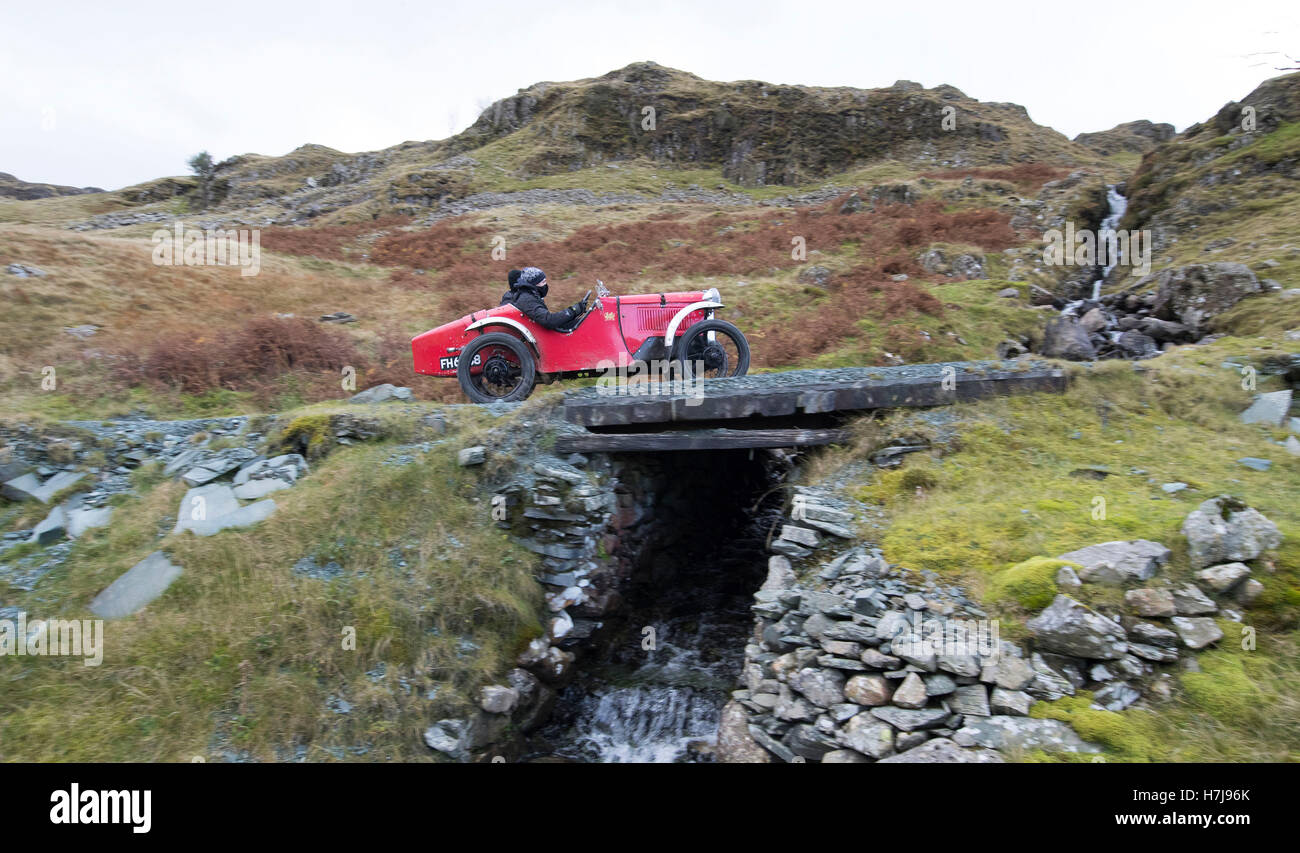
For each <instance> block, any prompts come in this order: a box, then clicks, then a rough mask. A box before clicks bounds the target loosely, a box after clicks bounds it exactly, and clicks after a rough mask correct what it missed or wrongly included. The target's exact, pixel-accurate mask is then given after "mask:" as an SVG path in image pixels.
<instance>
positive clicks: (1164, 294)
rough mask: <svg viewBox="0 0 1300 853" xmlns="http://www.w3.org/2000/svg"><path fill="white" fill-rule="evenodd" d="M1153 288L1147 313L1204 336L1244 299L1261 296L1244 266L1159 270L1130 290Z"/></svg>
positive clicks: (1255, 280) (1215, 264) (1253, 276)
mask: <svg viewBox="0 0 1300 853" xmlns="http://www.w3.org/2000/svg"><path fill="white" fill-rule="evenodd" d="M1152 286H1154V287H1155V290H1156V297H1155V301H1154V303H1153V304H1152V306H1151V313H1152V314H1153V315H1154V316H1155V317H1157V318H1159V319H1161V320H1166V321H1174V322H1178V323H1181V324H1182V325H1184V326H1186V327H1188V328H1189V329H1192V330H1193V331H1194V332H1202V333H1203V332H1205V331H1208V329H1209V327H1210V321H1211V320H1213V319H1214V318H1215V317H1217V316H1219V315H1220V314H1222V313H1223V312H1224V311H1227V310H1228V309H1229V308H1231V307H1232V306H1234V305H1236V304H1237V303H1238V302H1240V301H1241V300H1242V299H1244V298H1246V297H1247V296H1253V295H1255V294H1258V293H1260V292H1261V290H1262V288H1261V287H1260V283H1259V279H1258V278H1256V277H1255V274H1254V273H1253V272H1251V271H1250V268H1249V267H1247V266H1246V265H1245V264H1237V263H1213V264H1191V265H1190V266H1185V267H1176V268H1173V269H1166V270H1161V271H1160V272H1158V273H1155V274H1153V275H1150V276H1147V277H1146V278H1143V279H1142V280H1141V281H1139V282H1138V283H1137V285H1136V287H1135V288H1134V289H1135V290H1139V291H1140V290H1141V289H1142V288H1144V287H1152Z"/></svg>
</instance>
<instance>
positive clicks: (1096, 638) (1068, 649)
mask: <svg viewBox="0 0 1300 853" xmlns="http://www.w3.org/2000/svg"><path fill="white" fill-rule="evenodd" d="M1026 627H1027V628H1028V629H1029V630H1030V632H1031V633H1033V635H1034V637H1035V638H1036V640H1037V642H1038V645H1039V647H1040V648H1042V649H1044V650H1045V651H1049V652H1057V653H1059V654H1064V655H1073V656H1075V657H1082V658H1092V659H1095V660H1114V659H1115V658H1120V657H1123V656H1124V653H1125V652H1126V651H1127V643H1126V642H1125V634H1124V629H1123V628H1122V627H1120V626H1119V625H1117V624H1116V623H1114V622H1112V621H1111V620H1109V619H1107V618H1106V617H1104V616H1101V615H1100V614H1097V613H1094V612H1093V611H1091V610H1089V609H1088V608H1087V607H1084V606H1083V605H1082V604H1080V603H1079V602H1077V601H1075V600H1074V599H1073V598H1070V597H1069V596H1068V595H1058V596H1056V599H1055V600H1054V601H1053V602H1052V604H1051V606H1050V607H1048V608H1047V609H1046V610H1044V611H1043V612H1042V613H1040V614H1038V615H1037V616H1035V617H1034V618H1033V619H1031V620H1029V622H1027V623H1026Z"/></svg>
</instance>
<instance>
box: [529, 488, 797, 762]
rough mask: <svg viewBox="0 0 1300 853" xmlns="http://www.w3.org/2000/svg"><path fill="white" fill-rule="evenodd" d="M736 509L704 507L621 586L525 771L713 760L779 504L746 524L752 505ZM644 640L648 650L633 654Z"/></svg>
mask: <svg viewBox="0 0 1300 853" xmlns="http://www.w3.org/2000/svg"><path fill="white" fill-rule="evenodd" d="M745 498H746V495H745V494H740V495H739V496H737V497H733V498H731V499H729V500H726V501H722V500H716V497H715V500H714V501H713V503H714V504H715V506H714V507H712V509H713V511H714V512H713V514H712V517H709V515H708V514H705V513H701V514H703V515H705V518H704V519H701V518H698V517H697V518H692V519H686V520H684V521H683V524H684V525H686V526H687V527H688V528H689V529H688V530H687V531H685V534H684V535H682V536H681V537H680V538H679V539H678V541H677V542H676V543H675V544H671V545H669V546H668V547H664V548H660V549H657V550H656V551H655V552H654V554H653V557H652V565H651V566H650V567H648V569H647V570H646V571H644V572H643V573H641V574H639V575H638V576H637V577H634V578H633V579H632V581H630V582H629V584H628V586H627V589H626V590H625V591H624V592H625V602H626V603H625V606H624V609H623V611H622V613H621V614H620V617H619V620H618V622H617V624H612V625H610V626H608V628H607V630H608V631H609V632H610V633H609V635H608V637H607V642H606V643H604V644H603V646H602V651H600V652H599V653H597V654H596V655H594V656H593V657H591V658H588V659H586V660H584V661H582V662H581V663H580V664H579V666H580V668H581V670H582V671H581V674H580V675H579V676H578V677H577V678H576V680H575V681H574V682H573V683H572V684H570V685H569V686H568V687H566V688H565V689H564V690H563V691H562V692H561V693H560V696H559V699H558V701H557V703H556V708H555V711H554V713H553V715H552V717H551V720H550V721H549V722H548V723H547V724H546V725H545V726H543V727H542V728H541V729H540V730H539V731H538V732H537V733H535V734H534V735H533V736H532V737H531V738H530V752H531V755H530V758H531V760H549V761H575V762H592V763H630V762H636V763H688V762H710V761H712V760H713V755H712V752H713V746H714V744H715V742H716V737H717V730H718V722H719V719H720V717H721V712H722V706H723V705H725V704H726V702H727V701H728V700H729V699H730V697H731V692H732V691H733V690H735V689H736V686H737V681H738V676H739V674H740V668H741V664H742V663H743V660H744V647H745V642H746V638H747V637H748V635H749V633H750V631H751V630H752V628H753V614H752V613H751V611H750V609H749V608H750V605H751V604H752V603H753V598H752V596H753V593H754V590H756V589H757V588H758V586H759V585H760V584H761V583H762V581H763V577H764V576H765V575H766V572H767V559H768V553H767V550H766V537H767V535H768V531H769V530H770V529H771V527H772V524H773V523H774V521H775V520H776V518H777V517H778V516H779V514H780V511H781V494H780V493H779V492H773V493H772V494H771V495H769V496H768V498H767V499H766V500H764V501H763V502H762V504H761V506H760V507H759V509H758V510H756V511H754V512H748V510H749V509H750V506H749V505H750V504H752V503H753V501H754V497H753V496H749V497H748V499H747V500H746V499H745ZM724 505H726V506H729V507H731V509H730V510H726V509H725V507H724ZM701 509H702V507H701ZM720 511H724V512H727V513H728V514H727V515H725V516H723V515H721V512H720ZM724 519H725V520H724ZM702 520H703V521H704V523H699V522H701V521H702ZM646 628H652V629H653V632H654V633H653V646H654V647H653V648H652V649H647V648H643V645H649V644H650V643H649V640H650V638H649V637H648V636H647V634H646V631H645V629H646Z"/></svg>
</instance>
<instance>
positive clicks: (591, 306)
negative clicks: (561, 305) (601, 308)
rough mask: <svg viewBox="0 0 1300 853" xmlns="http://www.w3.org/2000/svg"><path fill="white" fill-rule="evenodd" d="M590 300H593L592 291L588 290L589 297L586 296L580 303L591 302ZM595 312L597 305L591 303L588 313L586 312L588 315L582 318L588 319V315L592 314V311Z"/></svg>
mask: <svg viewBox="0 0 1300 853" xmlns="http://www.w3.org/2000/svg"><path fill="white" fill-rule="evenodd" d="M590 299H591V291H590V290H588V291H587V295H586V296H584V297H582V299H581V300H579V301H581V302H589V301H590ZM595 310H596V303H595V302H591V303H590V304H589V305H588V306H587V312H586V314H583V315H582V316H584V317H586V316H587V314H590V313H591V312H592V311H595Z"/></svg>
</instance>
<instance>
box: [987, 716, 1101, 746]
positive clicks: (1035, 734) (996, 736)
mask: <svg viewBox="0 0 1300 853" xmlns="http://www.w3.org/2000/svg"><path fill="white" fill-rule="evenodd" d="M961 733H963V734H964V735H966V736H967V737H969V738H970V739H971V740H972V742H974V743H977V744H979V745H980V746H986V747H989V748H990V749H1022V750H1034V749H1041V750H1044V751H1046V752H1101V747H1099V746H1097V745H1096V744H1091V743H1088V742H1086V741H1085V740H1083V739H1082V738H1081V737H1079V735H1078V734H1076V733H1075V731H1074V729H1072V728H1070V727H1069V726H1068V725H1066V724H1065V723H1063V722H1061V721H1059V720H1035V719H1033V718H1030V717H1011V716H1006V715H999V716H995V717H977V718H974V719H971V720H968V721H967V723H966V726H965V727H964V728H963V729H961Z"/></svg>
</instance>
